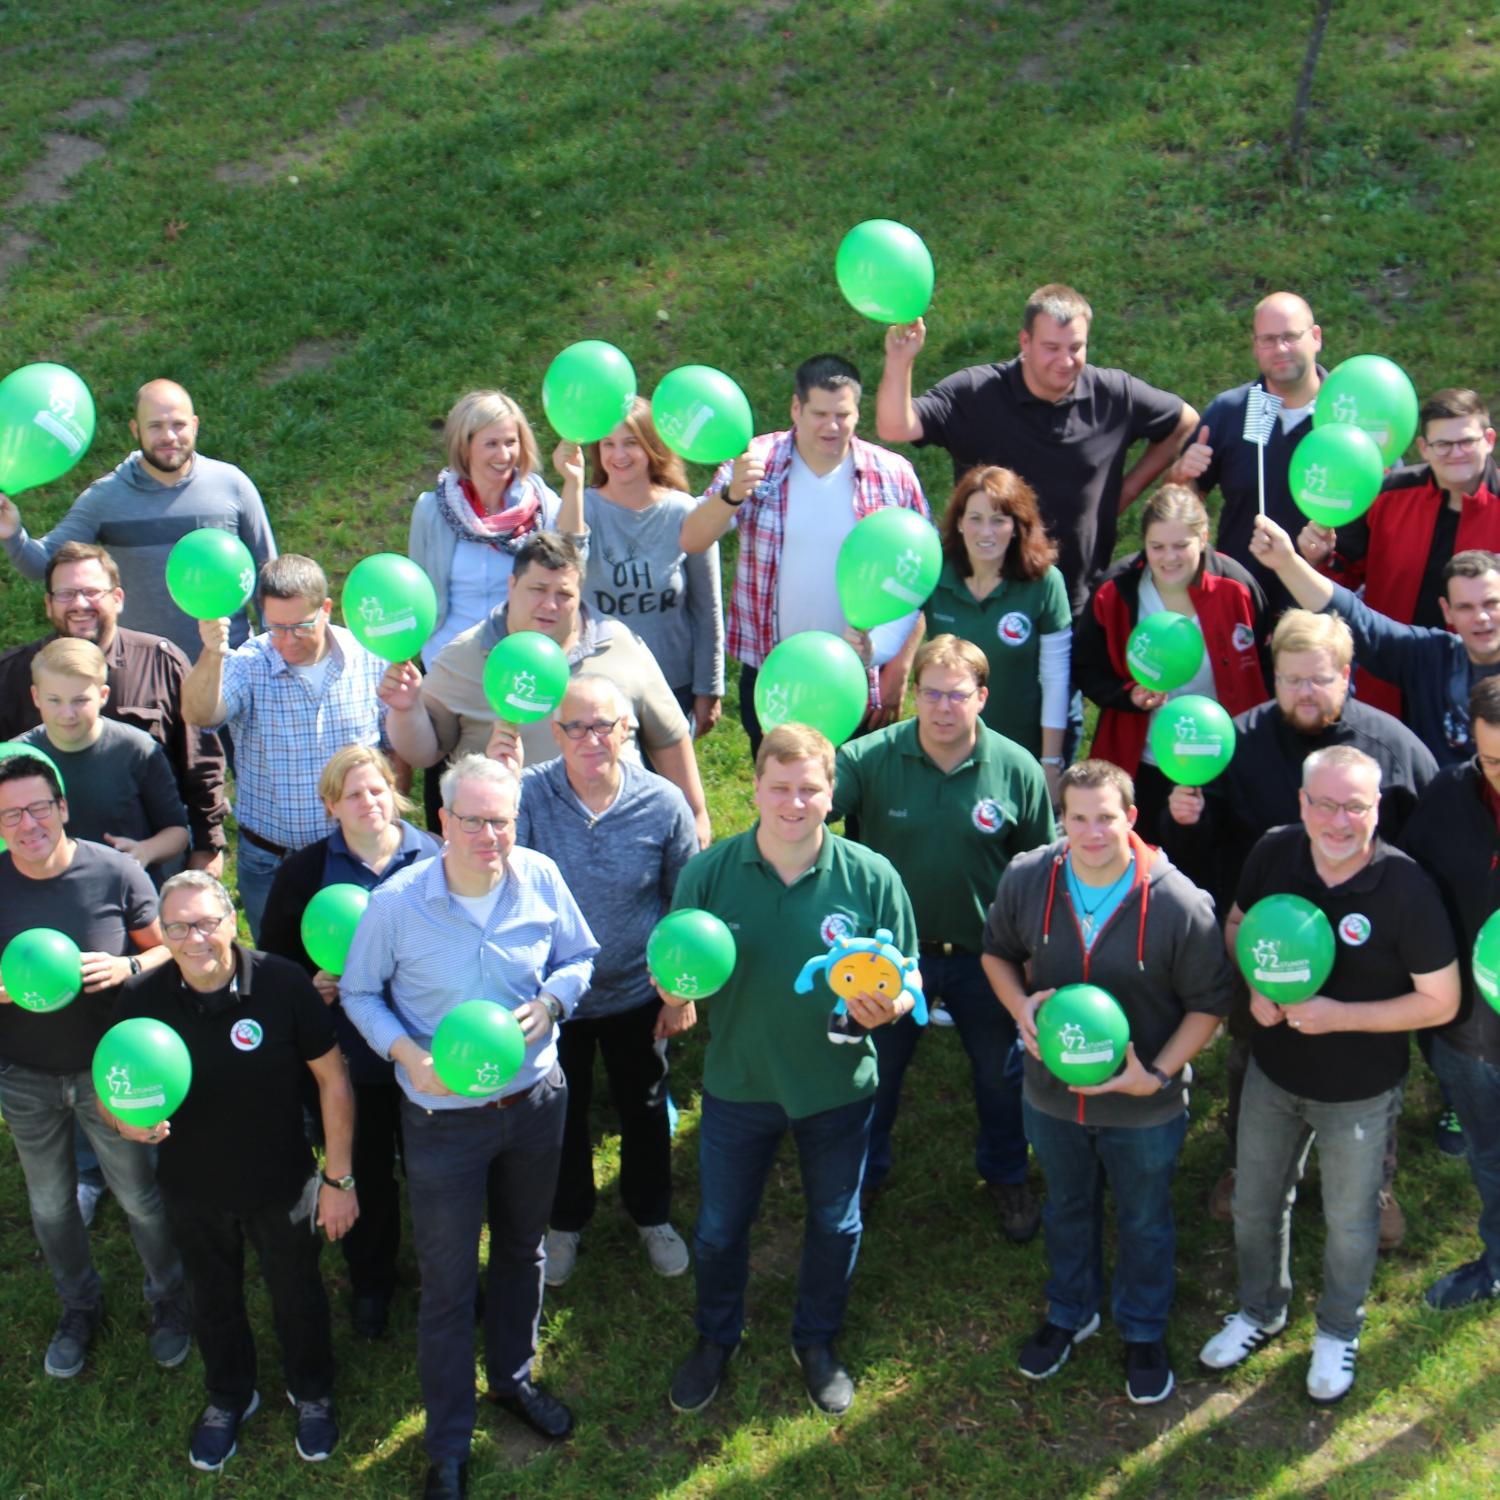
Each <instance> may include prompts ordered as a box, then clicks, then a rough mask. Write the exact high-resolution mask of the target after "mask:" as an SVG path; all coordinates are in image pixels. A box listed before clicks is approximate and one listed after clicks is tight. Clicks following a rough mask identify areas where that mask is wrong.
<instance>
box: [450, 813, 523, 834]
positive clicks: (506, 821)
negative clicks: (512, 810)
mask: <svg viewBox="0 0 1500 1500" xmlns="http://www.w3.org/2000/svg"><path fill="white" fill-rule="evenodd" d="M448 816H449V817H450V818H452V819H453V821H454V822H455V823H457V824H458V826H459V827H460V828H462V829H463V831H464V832H465V833H480V832H482V831H483V830H484V829H486V828H493V829H494V830H495V832H496V833H508V832H509V831H510V829H511V828H512V826H513V825H514V824H515V821H516V820H515V819H514V818H481V817H477V816H476V815H475V814H473V813H449V814H448Z"/></svg>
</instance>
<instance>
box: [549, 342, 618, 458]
mask: <svg viewBox="0 0 1500 1500" xmlns="http://www.w3.org/2000/svg"><path fill="white" fill-rule="evenodd" d="M634 402H635V370H634V369H633V368H632V366H631V363H630V361H629V360H628V359H626V357H625V356H624V354H622V353H621V352H620V350H618V349H616V348H615V346H614V345H613V344H606V343H605V342H604V341H603V340H602V339H584V340H583V342H582V343H579V344H569V345H568V347H567V348H566V349H564V350H563V351H562V353H561V354H559V355H558V356H557V357H556V358H555V359H554V360H553V361H552V363H551V364H550V365H548V366H547V373H546V374H545V375H544V376H543V377H542V407H543V409H544V410H545V411H546V413H547V420H548V421H549V422H550V423H551V424H552V426H553V429H554V430H555V431H556V433H557V434H558V436H559V437H561V438H564V439H565V440H566V441H568V442H570V443H597V442H598V441H599V439H600V438H602V437H603V436H605V434H606V433H609V432H613V431H614V429H615V428H616V427H618V426H619V424H620V423H621V422H623V421H624V420H625V418H626V417H627V416H628V415H629V414H630V408H631V406H632V405H633V404H634Z"/></svg>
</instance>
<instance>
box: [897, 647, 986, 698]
mask: <svg viewBox="0 0 1500 1500" xmlns="http://www.w3.org/2000/svg"><path fill="white" fill-rule="evenodd" d="M928 667H946V668H947V669H948V670H949V671H950V672H967V673H968V674H969V676H970V677H972V678H973V679H974V682H975V685H976V686H978V687H988V686H989V681H990V659H989V657H987V656H986V655H985V654H984V652H983V651H981V650H980V649H979V647H978V646H976V645H975V644H974V642H973V641H965V640H960V639H959V637H958V636H956V635H935V636H933V638H932V639H931V640H930V641H926V642H924V643H923V645H922V649H921V650H920V651H918V652H917V659H916V660H915V661H914V662H913V663H912V668H911V675H912V681H913V682H920V681H921V680H922V673H923V672H925V671H926V670H927V668H928Z"/></svg>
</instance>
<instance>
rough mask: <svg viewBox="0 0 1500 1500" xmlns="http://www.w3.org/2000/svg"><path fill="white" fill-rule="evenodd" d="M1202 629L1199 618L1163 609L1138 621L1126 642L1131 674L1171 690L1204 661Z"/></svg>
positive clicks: (1157, 687)
mask: <svg viewBox="0 0 1500 1500" xmlns="http://www.w3.org/2000/svg"><path fill="white" fill-rule="evenodd" d="M1203 650H1204V647H1203V632H1202V631H1201V630H1200V629H1199V628H1198V622H1197V621H1196V620H1190V619H1188V617H1187V616H1186V615H1179V614H1178V613H1177V612H1176V611H1175V610H1171V609H1162V610H1158V611H1157V612H1156V613H1155V614H1154V615H1147V616H1146V618H1145V619H1144V620H1141V621H1139V622H1138V623H1137V624H1136V627H1135V629H1134V630H1132V631H1131V632H1130V637H1129V639H1128V640H1127V641H1126V642H1125V665H1126V666H1128V667H1129V668H1130V675H1131V676H1132V677H1133V678H1134V679H1135V680H1136V681H1137V682H1138V683H1140V684H1141V686H1142V687H1148V688H1150V689H1151V690H1152V691H1153V692H1157V693H1170V692H1172V691H1173V690H1174V689H1175V688H1180V687H1181V686H1182V685H1183V684H1184V683H1187V682H1191V681H1192V680H1193V674H1194V673H1195V672H1197V670H1198V668H1199V667H1201V666H1202V665H1203Z"/></svg>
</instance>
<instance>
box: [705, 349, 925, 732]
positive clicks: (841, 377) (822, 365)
mask: <svg viewBox="0 0 1500 1500" xmlns="http://www.w3.org/2000/svg"><path fill="white" fill-rule="evenodd" d="M795 387H796V389H795V394H794V395H793V397H792V426H791V428H790V429H789V430H788V431H786V432H773V433H767V434H763V435H762V436H760V437H757V438H755V439H754V440H753V441H752V442H751V444H750V446H749V448H748V449H747V450H746V451H745V452H744V453H743V454H741V455H740V456H739V457H738V458H736V459H735V460H734V462H733V463H732V464H730V463H726V464H724V465H722V466H721V467H720V469H719V471H718V472H717V473H716V474H715V475H714V477H713V481H712V482H711V483H710V485H709V487H708V489H707V491H706V492H705V494H704V496H703V499H702V501H700V503H699V505H698V508H697V509H696V510H695V511H693V512H692V513H691V514H690V515H689V516H688V517H687V519H686V520H684V521H683V523H682V535H681V538H680V540H681V543H682V548H683V550H684V551H685V552H703V551H705V550H706V549H707V548H709V547H711V546H712V545H713V544H714V543H715V542H716V541H718V539H719V538H720V537H721V536H723V535H724V534H725V532H727V531H728V530H730V528H731V527H733V528H735V529H737V530H738V532H739V543H740V550H739V560H738V561H737V563H736V564H735V573H734V587H733V590H732V592H731V594H730V599H729V621H728V625H727V629H726V645H727V649H728V651H729V654H730V655H731V656H733V657H734V658H735V659H736V660H737V661H739V662H740V663H741V665H742V667H743V668H744V670H743V671H742V672H741V674H740V717H741V719H742V720H743V721H744V724H745V731H746V733H747V734H748V735H749V736H750V749H751V753H752V754H754V753H755V751H756V749H757V748H758V746H759V744H760V739H761V733H762V729H761V723H760V719H759V717H758V715H757V711H756V704H755V680H756V677H757V675H758V673H759V672H760V670H761V668H762V666H763V665H764V663H765V660H766V658H767V657H768V656H769V655H770V654H771V651H772V649H773V648H774V647H775V646H776V645H777V644H778V643H779V642H781V641H784V640H787V639H789V638H791V637H792V636H795V635H797V634H799V633H801V632H804V631H820V632H824V633H827V634H831V635H834V636H839V637H842V636H843V634H844V633H845V631H846V629H847V628H848V626H849V623H850V622H849V619H848V615H847V611H846V608H845V606H844V604H843V602H842V601H841V599H840V595H839V591H838V589H837V588H836V586H835V577H834V572H835V560H836V559H837V557H838V555H839V551H840V548H841V547H842V545H843V543H844V541H845V539H846V538H847V537H848V536H849V534H850V533H851V532H852V531H853V530H854V529H855V525H856V523H857V522H859V521H862V520H864V519H865V518H866V517H868V516H870V515H872V514H874V513H875V512H876V511H878V510H880V509H882V508H884V507H887V506H901V507H904V508H905V509H907V510H912V511H915V512H916V513H917V514H918V515H919V516H922V517H923V518H925V519H931V512H930V511H929V509H928V505H927V501H926V499H925V498H924V497H923V495H922V487H921V485H920V483H919V482H918V480H917V476H916V471H915V470H914V469H913V468H912V466H911V465H910V464H909V463H908V462H907V461H906V459H904V458H901V457H900V456H899V455H897V454H895V453H891V452H888V451H887V450H886V449H884V448H878V447H876V446H875V444H873V443H867V442H865V441H864V440H863V439H861V438H858V437H856V436H855V433H854V429H855V428H856V426H858V424H859V398H860V378H859V371H858V370H856V369H855V367H854V366H853V365H852V364H850V363H849V361H848V360H846V359H842V358H840V357H839V356H838V355H836V354H820V355H817V356H815V357H814V358H812V359H809V360H805V361H803V363H802V364H801V365H799V366H798V368H797V373H796V376H795ZM935 581H936V578H935V576H934V579H933V582H935ZM930 592H931V584H929V585H928V593H930ZM925 597H926V596H925V595H923V596H922V597H921V598H917V599H914V600H913V602H912V604H911V606H910V607H911V609H912V610H915V609H916V608H917V607H918V606H919V605H920V604H921V603H922V602H923V600H924V599H925ZM903 613H905V612H903ZM920 635H921V631H920V622H917V623H915V624H910V625H909V626H908V628H907V629H905V630H903V631H901V632H900V636H901V638H900V639H895V640H891V641H889V642H888V644H887V645H886V649H884V650H880V649H879V646H878V645H877V648H876V650H877V656H883V657H884V658H885V660H884V661H883V663H880V672H879V688H878V691H879V703H878V707H877V708H876V710H875V712H874V714H873V715H872V720H871V722H872V723H873V724H874V725H875V727H879V726H880V725H882V724H887V723H890V722H892V721H893V720H894V719H895V718H896V717H897V716H898V715H899V714H900V711H901V697H902V694H903V692H904V691H905V687H906V675H907V672H908V670H909V669H910V666H911V659H912V656H913V654H914V653H915V651H916V647H917V641H918V640H919V639H920Z"/></svg>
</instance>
